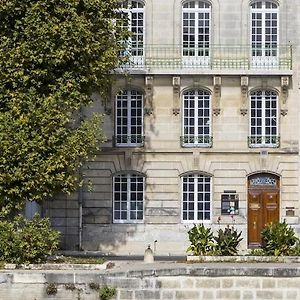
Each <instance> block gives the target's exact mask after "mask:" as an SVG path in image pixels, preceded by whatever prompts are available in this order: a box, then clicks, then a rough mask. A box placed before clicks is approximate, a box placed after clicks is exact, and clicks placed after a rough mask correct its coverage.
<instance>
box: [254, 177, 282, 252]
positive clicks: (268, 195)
mask: <svg viewBox="0 0 300 300" xmlns="http://www.w3.org/2000/svg"><path fill="white" fill-rule="evenodd" d="M270 179H271V180H270ZM278 221H279V179H278V178H277V177H275V176H274V175H268V174H260V175H255V176H253V177H251V178H249V182H248V246H249V247H250V248H254V247H259V246H260V245H261V231H262V230H263V228H264V227H265V226H266V225H267V224H269V223H276V222H278Z"/></svg>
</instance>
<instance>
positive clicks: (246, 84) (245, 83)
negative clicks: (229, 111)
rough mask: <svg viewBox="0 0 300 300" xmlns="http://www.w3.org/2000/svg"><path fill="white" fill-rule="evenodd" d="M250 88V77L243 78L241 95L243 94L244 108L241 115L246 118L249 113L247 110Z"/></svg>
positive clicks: (241, 109)
mask: <svg viewBox="0 0 300 300" xmlns="http://www.w3.org/2000/svg"><path fill="white" fill-rule="evenodd" d="M248 87H249V78H248V76H241V93H242V107H241V108H240V112H241V115H243V116H245V115H246V114H247V113H248V108H247V93H248Z"/></svg>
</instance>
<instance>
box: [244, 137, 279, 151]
mask: <svg viewBox="0 0 300 300" xmlns="http://www.w3.org/2000/svg"><path fill="white" fill-rule="evenodd" d="M248 145H249V148H257V147H272V148H278V147H279V145H280V137H279V136H276V135H266V136H259V135H251V136H248Z"/></svg>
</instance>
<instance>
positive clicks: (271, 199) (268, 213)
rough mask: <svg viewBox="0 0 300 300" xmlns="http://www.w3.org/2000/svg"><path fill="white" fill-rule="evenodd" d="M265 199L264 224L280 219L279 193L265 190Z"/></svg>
mask: <svg viewBox="0 0 300 300" xmlns="http://www.w3.org/2000/svg"><path fill="white" fill-rule="evenodd" d="M263 200H264V223H265V224H264V226H265V225H266V224H269V223H275V222H278V221H279V193H278V192H276V191H274V192H263Z"/></svg>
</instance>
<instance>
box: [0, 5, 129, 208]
mask: <svg viewBox="0 0 300 300" xmlns="http://www.w3.org/2000/svg"><path fill="white" fill-rule="evenodd" d="M117 8H118V3H117V0H21V1H20V0H5V1H3V0H0V153H1V155H0V206H1V207H2V213H5V212H8V211H10V209H11V208H21V207H22V205H23V204H24V202H25V200H26V199H28V200H30V201H38V202H41V201H42V200H43V199H45V198H46V197H51V196H53V194H54V193H56V192H67V193H68V192H71V191H73V190H75V189H76V188H77V187H78V184H79V180H78V176H77V174H78V168H79V167H80V165H81V164H82V163H83V162H84V161H85V160H86V159H87V158H88V157H90V156H91V154H92V153H94V152H95V150H96V149H97V147H98V146H99V144H100V142H102V141H103V139H104V137H103V134H102V131H101V129H100V128H101V126H100V125H101V117H99V116H98V115H94V116H93V117H91V118H90V119H88V120H81V119H80V118H79V112H80V110H81V108H82V107H84V106H87V105H89V104H90V103H91V94H92V93H93V92H95V91H96V92H98V93H100V94H101V95H102V96H104V93H105V91H107V90H108V87H109V85H110V83H111V77H112V76H111V75H112V70H114V69H115V68H116V67H118V66H120V64H121V63H122V57H120V53H121V52H120V48H121V46H122V45H121V43H118V41H121V40H126V36H127V33H126V32H123V31H122V30H121V29H119V28H117V27H116V22H114V20H115V19H116V18H117Z"/></svg>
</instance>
